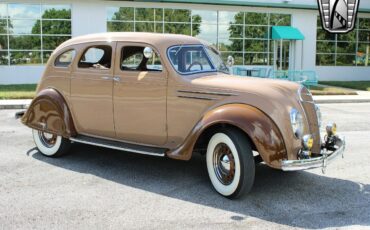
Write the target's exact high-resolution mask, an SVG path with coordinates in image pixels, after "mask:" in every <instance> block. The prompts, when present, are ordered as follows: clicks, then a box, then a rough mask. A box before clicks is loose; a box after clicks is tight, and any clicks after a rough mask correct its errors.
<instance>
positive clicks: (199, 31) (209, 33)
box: [192, 24, 217, 45]
mask: <svg viewBox="0 0 370 230" xmlns="http://www.w3.org/2000/svg"><path fill="white" fill-rule="evenodd" d="M192 35H193V36H194V37H197V38H199V39H203V40H205V41H207V42H209V43H211V44H213V45H216V44H217V25H209V24H193V31H192Z"/></svg>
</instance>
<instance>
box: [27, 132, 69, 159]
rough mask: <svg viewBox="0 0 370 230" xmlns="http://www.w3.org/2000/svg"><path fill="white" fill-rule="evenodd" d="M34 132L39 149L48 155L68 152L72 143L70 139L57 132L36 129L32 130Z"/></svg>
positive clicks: (54, 155) (56, 155) (53, 155)
mask: <svg viewBox="0 0 370 230" xmlns="http://www.w3.org/2000/svg"><path fill="white" fill-rule="evenodd" d="M32 134H33V140H34V142H35V144H36V147H37V148H38V150H39V151H40V152H41V153H42V154H43V155H45V156H48V157H59V156H61V155H63V154H65V153H67V152H68V150H69V148H70V145H71V142H70V140H68V139H66V138H64V137H62V136H58V135H55V134H50V133H46V132H42V131H39V130H36V129H33V130H32Z"/></svg>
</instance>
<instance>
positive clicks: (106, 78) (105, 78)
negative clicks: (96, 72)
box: [101, 76, 111, 80]
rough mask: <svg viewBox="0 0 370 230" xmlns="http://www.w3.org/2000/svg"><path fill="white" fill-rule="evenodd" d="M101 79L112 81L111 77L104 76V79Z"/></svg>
mask: <svg viewBox="0 0 370 230" xmlns="http://www.w3.org/2000/svg"><path fill="white" fill-rule="evenodd" d="M101 79H103V80H109V79H111V77H109V76H103V77H101Z"/></svg>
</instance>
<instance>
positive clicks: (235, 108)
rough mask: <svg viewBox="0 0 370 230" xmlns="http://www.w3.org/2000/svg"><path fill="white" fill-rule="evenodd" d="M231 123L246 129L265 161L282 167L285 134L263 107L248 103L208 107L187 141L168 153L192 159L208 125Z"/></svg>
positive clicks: (174, 156) (270, 164)
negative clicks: (210, 108) (209, 108)
mask: <svg viewBox="0 0 370 230" xmlns="http://www.w3.org/2000/svg"><path fill="white" fill-rule="evenodd" d="M216 124H228V125H232V126H235V127H238V128H240V129H241V130H243V131H244V132H245V133H246V134H247V135H248V136H249V137H250V139H251V140H252V142H253V143H254V145H255V146H256V148H257V151H258V152H259V154H260V156H261V157H262V159H263V161H264V162H265V163H266V164H267V165H269V166H271V167H273V168H280V167H281V163H280V161H281V160H282V159H287V150H286V147H285V144H284V140H283V136H282V135H281V133H280V131H279V129H278V127H277V126H276V125H275V123H274V122H273V121H272V120H271V118H270V117H269V116H268V115H266V114H265V113H263V112H262V111H260V110H259V109H257V108H255V107H253V106H250V105H245V104H227V105H222V106H220V107H217V108H215V109H212V110H211V111H208V112H207V113H206V114H204V116H203V117H202V118H201V120H200V121H199V122H198V123H197V124H196V125H195V127H194V128H193V129H192V131H191V133H190V134H189V135H188V137H187V138H186V139H185V141H184V143H183V144H182V145H180V146H179V147H178V148H176V149H174V150H172V151H170V152H168V153H167V156H168V157H171V158H175V159H181V160H189V159H190V158H191V155H192V152H193V148H194V146H195V143H196V141H197V139H198V138H199V136H200V135H201V134H202V132H204V131H205V130H206V129H207V128H208V127H211V126H213V125H216Z"/></svg>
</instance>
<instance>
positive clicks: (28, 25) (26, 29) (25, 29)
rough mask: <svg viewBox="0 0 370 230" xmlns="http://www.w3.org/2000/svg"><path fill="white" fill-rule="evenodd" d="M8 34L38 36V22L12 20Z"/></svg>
mask: <svg viewBox="0 0 370 230" xmlns="http://www.w3.org/2000/svg"><path fill="white" fill-rule="evenodd" d="M9 23H10V24H11V25H12V28H10V30H9V33H10V34H40V20H30V19H12V20H9Z"/></svg>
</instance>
